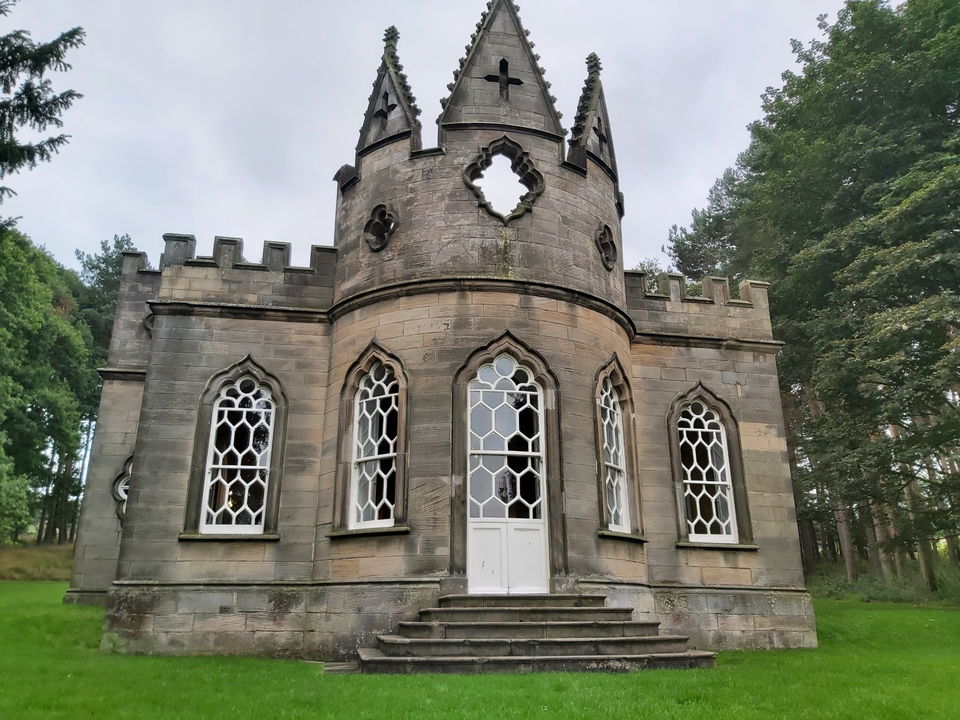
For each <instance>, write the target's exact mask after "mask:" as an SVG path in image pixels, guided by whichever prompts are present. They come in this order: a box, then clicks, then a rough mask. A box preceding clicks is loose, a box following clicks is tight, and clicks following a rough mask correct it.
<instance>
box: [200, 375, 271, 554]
mask: <svg viewBox="0 0 960 720" xmlns="http://www.w3.org/2000/svg"><path fill="white" fill-rule="evenodd" d="M246 381H250V382H252V383H254V385H255V389H254V391H253V392H255V391H256V390H260V391H262V392H263V394H264V395H263V397H262V398H260V401H258V402H262V401H264V400H265V401H267V402H269V404H270V407H269V408H250V409H248V410H246V412H247V413H252V412H260V413H270V419H269V423H268V424H267V448H266V450H265V451H264V452H263V453H261V454H260V462H259V464H257V465H242V464H240V465H229V466H228V465H217V464H215V463H214V459H215V453H216V452H217V447H216V442H217V429H218V426H219V424H220V423H219V422H218V421H219V415H220V410H221V407H222V406H223V404H224V401H225V400H227V399H229V398H228V396H227V393H228V392H229V391H230V390H231V389H232V388H236V389H237V390H238V391H239V390H240V385H241V383H244V382H246ZM241 392H242V391H241ZM244 394H247V395H249V394H251V393H244ZM276 421H277V403H276V400H275V399H274V397H273V393H272V392H271V391H270V388H269V387H268V386H267V385H265V384H264V383H262V382H260V381H259V380H257V379H256V378H255V377H253V376H252V375H248V374H244V375H241V376H240V377H238V378H236V380H233V381H230V382H226V383H224V384H223V386H222V387H221V388H220V390H219V392H218V393H217V399H216V401H215V402H214V404H213V412H212V414H211V418H210V435H209V440H208V443H207V462H206V465H205V467H204V473H203V492H202V494H201V497H200V522H199V524H198V529H199V531H200V533H201V534H203V535H262V534H263V530H264V524H265V520H266V516H267V503H268V499H269V491H270V481H271V478H270V461H271V458H272V454H273V434H274V433H273V431H274V427H275V426H276ZM250 440H251V442H252V441H253V428H252V427H251V431H250ZM250 449H252V448H249V447H248V448H247V449H246V450H250ZM246 450H245V451H244V452H237V455H238V457H239V456H241V455H243V454H244V453H245V452H246ZM234 451H235V452H236V449H234ZM221 469H227V470H241V469H255V470H257V471H259V472H260V473H262V477H263V504H262V506H261V507H260V522H259V523H256V524H250V525H240V524H236V523H211V522H209V521H208V519H207V516H208V514H209V512H210V511H211V510H212V509H211V508H210V507H209V497H210V487H211V485H213V474H214V471H215V470H221ZM233 482H236V481H235V480H234V481H231V483H230V484H232V483H233Z"/></svg>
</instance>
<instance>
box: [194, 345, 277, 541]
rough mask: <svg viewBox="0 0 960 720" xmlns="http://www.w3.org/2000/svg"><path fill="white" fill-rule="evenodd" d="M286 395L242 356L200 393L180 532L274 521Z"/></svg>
mask: <svg viewBox="0 0 960 720" xmlns="http://www.w3.org/2000/svg"><path fill="white" fill-rule="evenodd" d="M285 413H286V399H285V398H284V395H283V391H282V390H281V388H280V384H279V383H278V382H277V381H276V379H275V378H273V377H272V376H270V375H269V374H268V373H267V372H266V371H265V370H264V369H263V368H262V367H260V366H259V365H258V364H257V363H256V362H254V361H253V360H252V359H251V358H250V357H249V356H248V357H246V358H244V359H243V360H242V361H241V362H239V363H237V364H236V365H233V366H232V367H230V368H228V369H227V370H225V371H223V372H222V373H219V374H217V375H216V376H214V377H213V378H212V379H211V380H210V382H209V383H208V384H207V388H206V390H205V391H204V393H203V395H202V396H201V405H200V416H199V422H198V427H197V439H196V442H195V446H194V448H195V449H194V469H193V475H192V478H191V491H190V497H189V499H188V503H187V521H186V528H185V530H186V536H187V539H189V536H190V535H191V534H193V533H200V534H203V535H223V536H230V535H272V534H275V533H276V529H277V527H276V526H277V510H278V507H277V506H278V498H279V481H280V477H279V476H280V470H281V467H282V459H283V458H282V456H283V452H282V451H283V434H284V430H285V422H286V418H285Z"/></svg>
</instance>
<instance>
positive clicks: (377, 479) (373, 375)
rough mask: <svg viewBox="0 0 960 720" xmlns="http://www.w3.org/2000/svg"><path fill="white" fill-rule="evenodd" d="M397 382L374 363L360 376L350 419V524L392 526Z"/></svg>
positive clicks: (382, 366) (380, 364) (386, 368)
mask: <svg viewBox="0 0 960 720" xmlns="http://www.w3.org/2000/svg"><path fill="white" fill-rule="evenodd" d="M399 398H400V383H399V382H398V381H397V378H396V376H395V375H394V373H393V370H391V369H390V368H389V367H387V366H386V365H384V364H383V363H380V362H375V363H374V364H373V365H372V366H371V368H370V369H369V370H368V371H367V372H366V374H365V375H364V376H363V377H362V378H361V379H360V383H359V387H358V389H357V399H356V405H355V415H356V417H355V422H354V457H353V476H352V484H351V526H352V527H375V526H384V525H393V522H394V514H395V510H396V505H397V490H396V487H397V433H398V429H399V421H400V405H399Z"/></svg>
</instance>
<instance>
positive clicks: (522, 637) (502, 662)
mask: <svg viewBox="0 0 960 720" xmlns="http://www.w3.org/2000/svg"><path fill="white" fill-rule="evenodd" d="M439 605H440V607H435V608H425V609H423V610H421V611H420V618H419V621H417V622H401V623H400V624H399V628H398V631H397V634H396V635H378V636H377V646H376V647H375V648H360V651H359V652H360V671H361V672H364V673H490V672H502V673H530V672H555V671H564V672H587V671H590V672H626V671H631V670H649V669H653V668H709V667H713V662H714V658H715V657H716V655H715V654H714V653H711V652H699V651H696V650H689V649H688V647H687V641H688V638H687V637H684V636H679V635H660V634H658V628H659V625H660V623H657V622H638V621H635V620H633V619H632V617H633V610H632V609H631V608H617V607H607V606H606V597H605V596H603V595H444V596H443V597H441V598H440V600H439Z"/></svg>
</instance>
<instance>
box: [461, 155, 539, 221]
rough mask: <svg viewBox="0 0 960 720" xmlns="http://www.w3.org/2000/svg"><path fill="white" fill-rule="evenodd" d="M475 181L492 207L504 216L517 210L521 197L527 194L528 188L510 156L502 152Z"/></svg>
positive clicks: (492, 159) (494, 157)
mask: <svg viewBox="0 0 960 720" xmlns="http://www.w3.org/2000/svg"><path fill="white" fill-rule="evenodd" d="M473 182H474V185H476V186H477V187H479V188H480V189H481V191H482V192H483V197H484V199H485V200H486V201H487V203H489V205H490V207H492V208H493V210H494V211H495V212H498V213H500V214H501V215H503V217H507V216H508V215H510V213H512V212H513V211H514V210H516V208H517V205H519V204H520V198H522V197H523V196H524V195H526V194H527V188H526V187H525V186H524V184H523V183H522V182H520V178H519V177H518V176H517V174H516V173H515V172H514V171H513V164H512V163H511V162H510V158H508V157H506V156H505V155H501V154H497V155H494V156H493V158H491V160H490V166H489V167H487V168H485V169H484V171H483V173H482V174H481V175H480V177H478V178H476V179H475V180H474V181H473Z"/></svg>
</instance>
